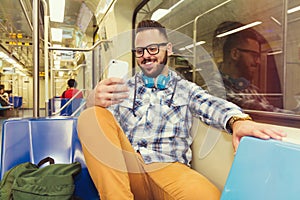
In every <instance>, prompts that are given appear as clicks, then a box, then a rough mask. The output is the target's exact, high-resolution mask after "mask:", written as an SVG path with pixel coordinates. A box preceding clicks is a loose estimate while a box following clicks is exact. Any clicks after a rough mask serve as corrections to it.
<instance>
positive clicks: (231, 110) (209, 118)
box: [188, 83, 243, 133]
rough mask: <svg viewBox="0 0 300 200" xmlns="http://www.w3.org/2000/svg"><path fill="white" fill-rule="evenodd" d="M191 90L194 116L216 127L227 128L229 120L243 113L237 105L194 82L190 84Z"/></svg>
mask: <svg viewBox="0 0 300 200" xmlns="http://www.w3.org/2000/svg"><path fill="white" fill-rule="evenodd" d="M188 85H189V86H188V87H189V91H190V99H189V109H190V111H191V112H192V114H193V116H196V117H199V118H200V119H201V120H202V121H203V122H204V123H206V124H208V125H212V126H214V127H216V128H222V129H224V130H226V131H227V132H229V133H230V130H229V129H227V122H228V120H229V119H230V118H231V117H232V116H233V115H237V114H241V113H243V111H242V109H241V108H240V107H238V106H237V105H235V104H233V103H231V102H229V101H226V100H224V99H222V98H219V97H216V96H213V95H211V94H209V93H208V92H207V91H206V90H203V89H202V88H201V87H199V86H198V85H196V84H194V83H190V84H188Z"/></svg>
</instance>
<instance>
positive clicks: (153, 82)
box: [142, 74, 170, 90]
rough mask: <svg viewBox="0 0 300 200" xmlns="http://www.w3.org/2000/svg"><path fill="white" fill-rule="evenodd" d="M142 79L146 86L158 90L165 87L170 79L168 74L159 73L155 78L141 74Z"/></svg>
mask: <svg viewBox="0 0 300 200" xmlns="http://www.w3.org/2000/svg"><path fill="white" fill-rule="evenodd" d="M142 79H143V81H144V84H145V86H146V87H147V88H154V87H156V88H158V89H160V90H163V89H166V86H167V84H168V82H169V80H170V76H169V75H168V76H164V75H162V74H160V75H159V76H158V77H156V78H152V77H148V76H145V75H142Z"/></svg>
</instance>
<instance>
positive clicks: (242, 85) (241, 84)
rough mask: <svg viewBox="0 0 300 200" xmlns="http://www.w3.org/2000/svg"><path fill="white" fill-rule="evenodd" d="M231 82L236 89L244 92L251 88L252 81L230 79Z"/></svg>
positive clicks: (242, 78) (241, 78)
mask: <svg viewBox="0 0 300 200" xmlns="http://www.w3.org/2000/svg"><path fill="white" fill-rule="evenodd" d="M230 81H231V82H232V83H233V85H234V87H235V88H236V89H238V90H244V89H246V88H248V87H249V85H250V81H248V80H247V79H245V78H244V77H240V78H236V79H234V78H230Z"/></svg>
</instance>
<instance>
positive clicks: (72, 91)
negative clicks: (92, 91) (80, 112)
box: [61, 79, 83, 99]
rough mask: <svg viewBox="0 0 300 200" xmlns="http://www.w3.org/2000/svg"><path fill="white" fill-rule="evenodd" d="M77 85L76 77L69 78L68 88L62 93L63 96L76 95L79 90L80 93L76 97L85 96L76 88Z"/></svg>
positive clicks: (70, 96)
mask: <svg viewBox="0 0 300 200" xmlns="http://www.w3.org/2000/svg"><path fill="white" fill-rule="evenodd" d="M76 86H77V82H76V80H75V79H69V80H68V88H67V90H65V91H64V92H63V93H62V95H61V98H68V99H70V98H72V97H73V96H74V95H76V94H77V93H78V92H79V94H77V96H76V98H83V95H82V92H80V91H79V90H77V89H76Z"/></svg>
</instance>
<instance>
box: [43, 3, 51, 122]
mask: <svg viewBox="0 0 300 200" xmlns="http://www.w3.org/2000/svg"><path fill="white" fill-rule="evenodd" d="M42 3H43V5H44V23H45V25H44V55H45V58H44V66H45V116H48V115H49V49H48V38H49V29H48V26H49V18H50V17H49V15H48V5H47V2H46V1H45V0H42Z"/></svg>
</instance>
